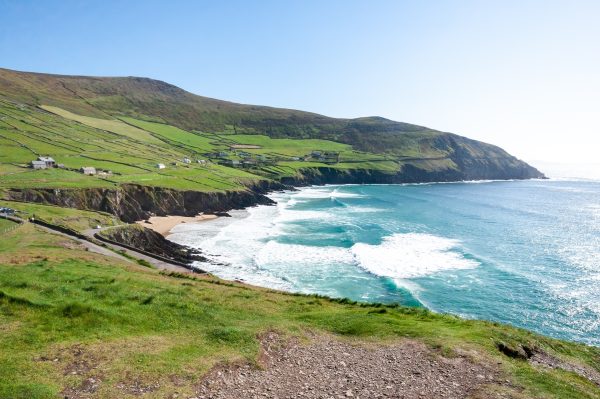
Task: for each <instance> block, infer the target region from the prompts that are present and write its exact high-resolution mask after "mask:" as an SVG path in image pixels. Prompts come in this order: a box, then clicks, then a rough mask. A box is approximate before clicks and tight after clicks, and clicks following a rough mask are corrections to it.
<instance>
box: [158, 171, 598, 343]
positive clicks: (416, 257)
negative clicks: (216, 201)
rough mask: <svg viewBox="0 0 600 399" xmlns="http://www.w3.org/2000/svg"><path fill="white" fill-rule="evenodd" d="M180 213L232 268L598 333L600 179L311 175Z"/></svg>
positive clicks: (194, 239)
mask: <svg viewBox="0 0 600 399" xmlns="http://www.w3.org/2000/svg"><path fill="white" fill-rule="evenodd" d="M270 197H271V198H272V199H273V200H275V201H276V202H277V205H276V206H258V207H254V208H249V209H247V210H243V211H233V212H232V217H231V218H219V219H216V220H213V221H208V222H202V223H195V224H190V223H188V224H182V225H179V226H177V227H176V228H175V229H174V230H173V234H172V235H170V236H169V239H170V240H172V241H175V242H178V243H181V244H185V245H189V246H193V247H196V248H200V249H202V250H203V251H204V253H205V254H206V255H207V256H208V257H209V258H210V259H211V260H212V261H213V262H211V263H199V264H198V265H197V266H198V267H200V268H202V269H205V270H207V271H210V272H211V273H214V274H215V275H217V276H220V277H222V278H225V279H238V280H243V281H246V282H248V283H251V284H255V285H259V286H265V287H272V288H276V289H282V290H288V291H294V292H302V293H318V294H323V295H328V296H332V297H347V298H350V299H353V300H359V301H373V302H384V303H401V304H404V305H408V306H425V307H427V308H429V309H431V310H433V311H436V312H444V313H452V314H456V315H459V316H462V317H467V318H477V319H485V320H493V321H499V322H504V323H509V324H512V325H514V326H518V327H524V328H527V329H530V330H533V331H537V332H539V333H542V334H546V335H549V336H553V337H558V338H564V339H569V340H576V341H581V342H585V343H588V344H593V345H600V182H597V181H575V180H568V181H560V180H543V181H538V180H530V181H494V182H477V183H469V182H465V183H446V184H443V183H438V184H407V185H341V186H335V185H332V186H319V187H316V186H314V187H306V188H302V189H299V190H298V191H289V192H282V193H274V194H272V195H270Z"/></svg>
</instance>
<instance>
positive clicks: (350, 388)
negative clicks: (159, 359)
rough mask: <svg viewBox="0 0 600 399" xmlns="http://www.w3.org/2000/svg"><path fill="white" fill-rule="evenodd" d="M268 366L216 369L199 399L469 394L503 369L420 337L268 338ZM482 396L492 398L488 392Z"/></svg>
mask: <svg viewBox="0 0 600 399" xmlns="http://www.w3.org/2000/svg"><path fill="white" fill-rule="evenodd" d="M263 364H264V366H265V369H264V370H260V369H257V368H254V367H252V366H250V365H242V366H237V367H226V368H220V369H219V368H217V369H215V370H213V371H212V372H211V373H210V374H209V375H208V377H207V378H206V379H205V380H204V381H203V382H202V384H201V385H200V386H199V388H198V391H197V397H198V398H203V399H225V398H279V399H284V398H314V399H317V398H325V399H331V398H333V399H338V398H345V399H347V398H353V399H357V398H363V399H366V398H406V399H409V398H411V399H412V398H415V399H416V398H422V399H425V398H427V399H430V398H443V399H450V398H466V397H470V396H471V395H475V394H477V393H479V392H480V391H482V390H483V389H484V387H485V386H486V385H488V384H495V385H496V384H503V383H502V382H501V381H500V380H499V376H498V372H497V371H496V370H494V369H492V368H491V367H489V366H483V365H481V364H477V363H474V362H472V361H471V360H469V359H468V358H466V357H455V358H445V357H442V356H440V355H439V354H438V353H436V352H434V351H432V350H431V349H429V348H428V347H426V346H425V345H424V344H422V343H419V342H416V341H409V340H406V341H403V342H402V343H396V344H394V345H389V346H388V345H377V346H376V345H351V344H348V343H345V342H342V341H339V340H336V339H334V338H331V337H318V338H315V339H313V342H311V343H310V344H308V345H301V344H299V343H297V342H292V343H291V344H290V343H288V344H286V345H282V343H281V341H280V340H279V339H278V337H277V335H276V334H270V335H269V336H267V337H266V338H265V340H264V341H263ZM480 397H489V396H486V395H485V394H484V396H480Z"/></svg>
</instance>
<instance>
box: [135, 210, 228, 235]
mask: <svg viewBox="0 0 600 399" xmlns="http://www.w3.org/2000/svg"><path fill="white" fill-rule="evenodd" d="M217 218H218V216H217V215H212V214H210V215H204V214H201V215H196V216H172V215H168V216H151V217H149V218H148V219H146V220H138V221H136V222H135V223H136V224H139V225H141V226H144V227H146V228H148V229H150V230H154V231H155V232H157V233H159V234H161V235H162V236H163V237H168V236H169V235H170V234H171V230H172V229H173V228H175V226H179V225H180V224H182V223H197V222H205V221H207V220H214V219H217ZM148 222H149V223H148Z"/></svg>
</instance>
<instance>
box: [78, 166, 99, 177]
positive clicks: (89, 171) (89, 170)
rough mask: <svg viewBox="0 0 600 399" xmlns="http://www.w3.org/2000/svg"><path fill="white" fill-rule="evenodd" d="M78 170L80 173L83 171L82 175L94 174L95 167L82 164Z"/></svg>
mask: <svg viewBox="0 0 600 399" xmlns="http://www.w3.org/2000/svg"><path fill="white" fill-rule="evenodd" d="M79 171H80V172H81V173H83V174H84V175H89V176H92V175H95V174H96V168H94V167H93V166H82V167H81V168H80V169H79Z"/></svg>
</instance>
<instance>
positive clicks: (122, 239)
mask: <svg viewBox="0 0 600 399" xmlns="http://www.w3.org/2000/svg"><path fill="white" fill-rule="evenodd" d="M98 234H99V235H100V236H101V237H103V238H105V239H108V240H110V241H112V242H116V243H118V244H124V245H126V246H129V247H133V248H136V249H138V250H141V251H145V252H149V253H151V254H154V255H158V256H161V257H163V258H165V259H169V260H175V261H177V262H180V263H183V264H190V263H191V262H193V261H198V260H202V261H206V260H207V259H206V258H204V257H203V256H202V255H201V254H200V252H199V251H197V250H194V249H192V248H189V247H186V246H184V245H179V244H177V243H174V242H172V241H169V240H167V239H166V238H164V237H163V236H162V235H160V234H159V233H157V232H155V231H153V230H150V229H148V228H145V227H143V226H140V225H138V224H130V225H126V226H119V227H113V228H110V229H108V230H104V231H102V232H100V233H98Z"/></svg>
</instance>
